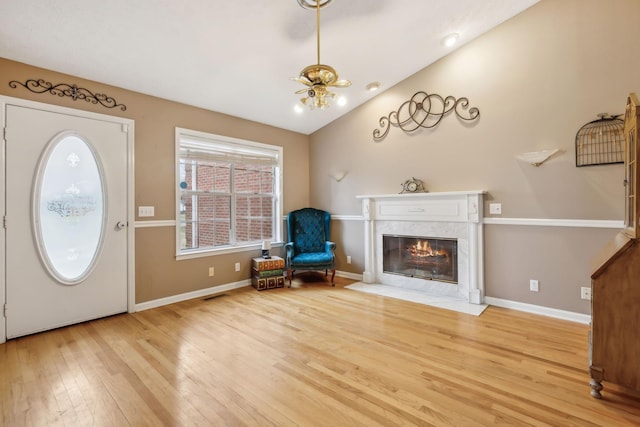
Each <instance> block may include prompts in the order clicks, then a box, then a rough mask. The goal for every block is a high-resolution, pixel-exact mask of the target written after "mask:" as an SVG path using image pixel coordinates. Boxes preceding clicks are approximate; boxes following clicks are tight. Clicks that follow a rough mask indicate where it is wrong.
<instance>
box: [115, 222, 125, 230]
mask: <svg viewBox="0 0 640 427" xmlns="http://www.w3.org/2000/svg"><path fill="white" fill-rule="evenodd" d="M126 226H127V224H126V223H125V222H122V221H118V223H117V224H116V228H117V229H118V230H122V229H123V228H125V227H126Z"/></svg>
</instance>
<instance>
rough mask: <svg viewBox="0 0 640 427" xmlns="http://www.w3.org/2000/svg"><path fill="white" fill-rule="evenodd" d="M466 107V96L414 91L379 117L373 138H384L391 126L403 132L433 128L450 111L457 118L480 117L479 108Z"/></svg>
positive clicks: (467, 105) (467, 103) (467, 101)
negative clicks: (398, 104) (377, 127)
mask: <svg viewBox="0 0 640 427" xmlns="http://www.w3.org/2000/svg"><path fill="white" fill-rule="evenodd" d="M468 107H469V100H468V99H467V98H458V99H456V98H455V97H454V96H451V95H449V96H447V97H446V98H443V97H442V96H440V95H438V94H431V95H430V94H428V93H426V92H423V91H420V92H416V93H415V94H414V95H413V96H412V97H411V99H409V100H407V101H405V102H403V103H402V104H401V105H400V107H399V108H398V110H397V111H392V112H390V113H389V115H387V116H382V117H380V121H379V122H380V128H381V129H374V131H373V139H374V140H375V141H376V142H379V141H381V140H382V139H384V137H386V136H387V134H388V133H389V129H391V126H395V127H399V128H400V129H402V130H403V131H405V132H413V131H415V130H417V129H419V128H426V129H429V128H433V127H435V126H437V125H438V123H440V122H441V121H442V118H443V117H444V116H445V115H447V114H448V113H450V112H452V111H453V112H454V113H455V115H456V116H458V118H459V119H462V120H465V121H473V120H475V119H477V118H478V117H480V110H478V109H477V108H476V107H471V108H468Z"/></svg>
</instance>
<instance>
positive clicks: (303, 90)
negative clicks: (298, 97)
mask: <svg viewBox="0 0 640 427" xmlns="http://www.w3.org/2000/svg"><path fill="white" fill-rule="evenodd" d="M308 91H309V89H300V90H297V91H296V92H295V93H296V94H298V93H307V92H308Z"/></svg>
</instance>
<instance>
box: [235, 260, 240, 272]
mask: <svg viewBox="0 0 640 427" xmlns="http://www.w3.org/2000/svg"><path fill="white" fill-rule="evenodd" d="M236 271H240V263H239V262H236Z"/></svg>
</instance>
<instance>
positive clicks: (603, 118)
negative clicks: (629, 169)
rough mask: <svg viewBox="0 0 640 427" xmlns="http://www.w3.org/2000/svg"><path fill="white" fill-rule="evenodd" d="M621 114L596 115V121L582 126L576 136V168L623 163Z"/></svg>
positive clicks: (622, 123)
mask: <svg viewBox="0 0 640 427" xmlns="http://www.w3.org/2000/svg"><path fill="white" fill-rule="evenodd" d="M620 116H622V114H618V115H615V116H611V115H609V114H607V113H601V114H598V117H600V118H599V119H598V120H594V121H592V122H589V123H587V124H586V125H584V126H582V127H581V128H580V130H578V133H577V134H576V166H577V167H579V166H593V165H609V164H613V163H624V120H622V119H620Z"/></svg>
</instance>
